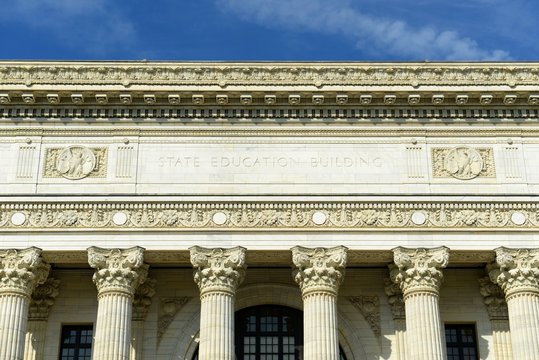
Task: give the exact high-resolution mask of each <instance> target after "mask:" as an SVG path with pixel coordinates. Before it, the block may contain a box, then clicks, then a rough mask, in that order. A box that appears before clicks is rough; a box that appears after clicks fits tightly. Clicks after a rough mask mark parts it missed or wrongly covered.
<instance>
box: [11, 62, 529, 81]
mask: <svg viewBox="0 0 539 360" xmlns="http://www.w3.org/2000/svg"><path fill="white" fill-rule="evenodd" d="M538 82H539V64H537V63H403V64H395V63H392V64H389V63H151V62H150V63H149V62H117V63H112V62H0V84H21V85H25V86H31V85H35V84H72V85H75V84H77V85H122V86H126V87H127V86H131V85H169V86H173V85H174V86H177V85H218V86H220V87H226V86H228V85H264V86H267V85H295V86H297V85H313V86H316V87H322V86H326V85H410V86H414V87H417V86H421V85H450V86H462V85H471V86H477V85H506V86H510V87H515V86H517V85H536V84H537V83H538Z"/></svg>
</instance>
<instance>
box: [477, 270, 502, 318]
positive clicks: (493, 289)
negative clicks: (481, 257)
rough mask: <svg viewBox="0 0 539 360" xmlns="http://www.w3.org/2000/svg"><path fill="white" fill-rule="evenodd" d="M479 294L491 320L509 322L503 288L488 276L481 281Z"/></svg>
mask: <svg viewBox="0 0 539 360" xmlns="http://www.w3.org/2000/svg"><path fill="white" fill-rule="evenodd" d="M479 292H480V293H481V295H482V296H483V302H484V304H485V306H486V308H487V313H488V316H489V318H490V320H508V319H509V313H508V310H507V302H506V301H505V294H504V293H503V290H502V288H501V287H500V286H499V285H498V284H495V283H493V282H492V281H491V280H490V278H489V277H488V276H486V277H483V278H481V279H479Z"/></svg>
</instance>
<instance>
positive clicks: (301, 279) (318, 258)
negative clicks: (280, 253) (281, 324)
mask: <svg viewBox="0 0 539 360" xmlns="http://www.w3.org/2000/svg"><path fill="white" fill-rule="evenodd" d="M347 250H348V249H347V248H346V247H344V246H337V247H333V248H329V249H328V248H315V249H310V248H305V247H302V246H296V247H293V248H292V261H293V262H294V265H296V267H297V269H296V270H295V271H294V274H293V276H294V280H295V281H296V282H297V283H298V285H299V287H300V289H301V292H302V293H303V296H305V295H306V294H308V293H310V292H313V291H327V292H330V293H333V294H335V295H336V294H337V292H338V290H339V286H340V285H341V283H342V281H343V278H344V268H345V266H346V261H347V255H346V251H347Z"/></svg>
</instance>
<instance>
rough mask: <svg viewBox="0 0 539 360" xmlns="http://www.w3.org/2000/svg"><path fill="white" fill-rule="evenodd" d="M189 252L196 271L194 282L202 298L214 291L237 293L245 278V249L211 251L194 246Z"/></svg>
mask: <svg viewBox="0 0 539 360" xmlns="http://www.w3.org/2000/svg"><path fill="white" fill-rule="evenodd" d="M189 250H190V252H191V264H192V265H193V268H194V269H195V270H194V280H195V283H196V284H197V285H198V287H199V289H200V294H201V296H204V295H205V294H206V293H207V292H213V291H221V292H228V293H234V292H235V291H236V289H237V287H238V286H239V285H240V284H241V282H242V281H243V278H244V277H245V267H246V266H245V251H246V249H245V248H243V247H241V246H237V247H234V248H230V249H222V248H212V249H209V248H203V247H200V246H193V247H191V248H190V249H189Z"/></svg>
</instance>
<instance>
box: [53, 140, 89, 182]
mask: <svg viewBox="0 0 539 360" xmlns="http://www.w3.org/2000/svg"><path fill="white" fill-rule="evenodd" d="M95 165H96V158H95V155H94V153H93V152H92V150H90V149H88V148H85V147H82V146H70V147H68V148H67V149H64V150H62V152H61V153H60V155H58V158H57V159H56V170H57V171H58V173H60V175H62V176H63V177H65V178H66V179H69V180H79V179H83V178H85V177H86V176H88V175H89V174H90V173H91V172H92V171H93V170H94V168H95Z"/></svg>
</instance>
